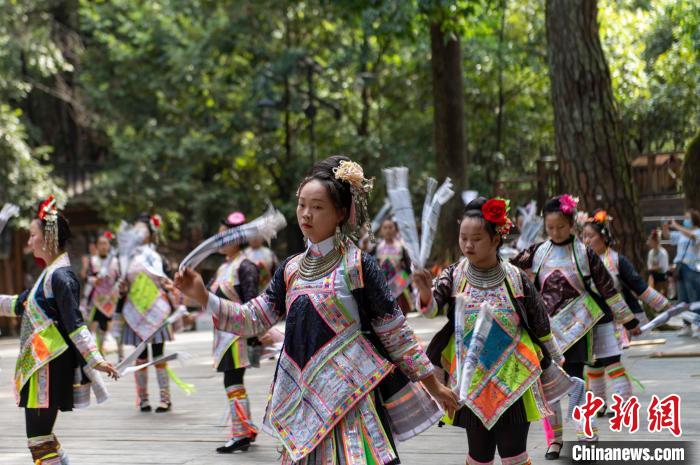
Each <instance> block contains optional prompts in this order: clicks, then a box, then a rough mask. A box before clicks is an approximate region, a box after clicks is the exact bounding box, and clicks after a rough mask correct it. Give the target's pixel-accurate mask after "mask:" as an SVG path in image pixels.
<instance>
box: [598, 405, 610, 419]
mask: <svg viewBox="0 0 700 465" xmlns="http://www.w3.org/2000/svg"><path fill="white" fill-rule="evenodd" d="M607 409H608V404H603V406H602V407H600V410H598V413H596V416H597V417H598V418H603V417H604V416H605V413H606V411H607Z"/></svg>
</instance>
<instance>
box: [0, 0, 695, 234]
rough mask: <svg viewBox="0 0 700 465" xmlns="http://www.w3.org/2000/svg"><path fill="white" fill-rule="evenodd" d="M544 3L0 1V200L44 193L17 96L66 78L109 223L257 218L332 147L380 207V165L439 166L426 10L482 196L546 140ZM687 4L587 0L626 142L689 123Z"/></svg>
mask: <svg viewBox="0 0 700 465" xmlns="http://www.w3.org/2000/svg"><path fill="white" fill-rule="evenodd" d="M543 3H544V2H542V1H541V0H523V1H515V0H410V1H403V0H383V1H376V0H337V1H328V0H309V1H306V2H296V1H290V0H283V1H273V0H259V1H254V0H236V1H233V0H226V1H213V0H153V1H148V2H141V1H135V0H109V1H107V0H80V1H77V2H73V3H64V2H57V1H55V0H26V1H21V2H20V1H16V0H6V1H0V136H2V139H1V140H0V150H1V152H0V155H1V156H2V160H0V175H2V176H3V177H4V178H5V179H11V180H12V182H11V183H9V184H10V185H7V184H8V183H5V184H4V185H3V186H0V195H2V198H0V200H5V199H6V198H7V199H11V200H15V201H17V200H19V201H23V202H25V206H28V205H29V203H32V204H33V203H34V202H35V200H36V199H37V198H38V197H40V196H42V195H44V194H45V193H47V192H48V191H50V190H51V191H53V190H56V186H55V185H54V184H52V183H51V182H50V180H49V178H50V169H49V166H50V163H51V154H52V152H51V151H50V148H48V147H42V145H41V143H40V142H39V141H40V140H41V138H40V137H35V136H36V134H37V133H38V129H37V124H36V123H37V121H30V120H29V118H27V117H26V116H25V115H26V114H27V113H28V112H25V113H22V112H21V111H20V110H18V109H19V108H24V107H23V105H27V102H28V101H29V100H30V99H29V98H28V97H29V96H30V93H32V92H34V93H36V92H44V93H49V94H50V93H51V92H55V90H56V89H55V88H54V87H55V86H54V82H53V81H52V80H53V79H55V78H57V77H59V76H64V75H71V76H72V77H73V79H72V81H71V85H76V86H78V89H77V91H78V92H77V93H78V94H79V95H80V96H81V97H82V98H83V99H84V106H85V109H86V111H85V114H87V115H89V118H87V120H86V122H85V124H89V125H90V126H91V128H92V129H94V130H96V131H98V132H99V133H100V134H101V135H102V138H103V141H105V144H104V145H105V146H106V148H107V151H108V155H107V157H106V158H107V160H108V161H109V162H108V164H107V166H105V169H104V170H103V171H102V172H101V173H100V174H99V175H98V176H97V178H96V179H95V181H96V184H95V186H94V188H93V189H92V191H91V192H90V194H89V195H90V197H89V198H88V201H91V202H93V204H94V205H98V206H100V211H101V212H103V213H104V215H105V219H106V220H107V221H109V222H110V223H115V222H117V221H118V220H119V219H122V218H125V219H132V218H134V217H135V216H136V215H137V214H138V213H140V212H142V211H147V212H153V213H156V212H157V213H160V214H161V215H163V217H164V219H165V222H166V225H167V226H168V230H169V231H170V233H169V235H170V236H177V235H178V234H179V231H182V234H183V235H187V234H188V232H189V231H188V230H189V229H203V230H204V231H205V233H208V232H212V229H213V228H214V227H215V225H216V224H217V219H218V218H220V217H221V216H222V215H223V214H224V213H225V212H227V211H230V210H232V209H241V210H243V211H245V212H246V213H247V214H249V215H251V216H254V215H256V214H257V213H260V211H262V210H263V209H264V208H265V201H266V200H267V199H270V200H271V201H272V202H273V203H274V204H275V205H277V206H278V207H280V208H281V209H282V210H283V211H284V213H285V214H286V215H287V216H288V217H289V218H292V217H293V212H294V205H295V201H294V197H295V192H296V186H297V184H298V182H299V180H300V179H301V178H302V177H303V176H304V174H305V173H306V172H307V170H308V169H309V167H310V166H311V164H312V163H313V161H314V160H318V159H320V158H322V157H325V156H327V155H330V154H336V153H344V154H348V155H350V156H352V157H353V158H355V159H357V160H358V161H360V162H361V163H362V164H363V165H364V166H365V169H366V172H367V173H368V174H369V175H371V176H375V177H376V178H377V183H376V185H377V186H378V189H376V192H375V194H374V196H373V199H372V206H373V207H374V208H375V209H376V208H378V207H379V205H380V204H381V203H382V201H383V177H382V174H381V168H383V167H386V166H392V165H406V166H408V167H409V168H410V169H411V173H412V176H411V178H412V180H413V181H415V188H414V192H415V194H416V196H417V197H420V196H422V192H421V191H422V188H423V185H424V180H425V177H426V176H427V175H430V174H434V172H435V162H434V155H433V127H432V125H433V115H432V111H433V109H432V105H433V99H432V87H431V86H432V83H431V68H430V34H429V27H430V25H431V24H436V23H437V24H440V25H441V27H442V28H443V30H445V31H447V32H449V34H446V36H447V37H448V38H449V37H458V38H459V40H460V44H461V46H462V56H463V59H464V62H463V73H464V89H465V95H464V107H465V116H466V117H465V128H464V130H465V133H466V142H467V149H468V152H469V157H470V160H471V163H470V166H469V170H470V173H469V177H470V183H471V186H472V188H475V189H477V190H479V191H480V192H482V193H490V192H492V190H493V186H494V183H495V182H496V181H497V180H499V179H503V178H512V177H520V176H522V175H523V174H524V173H527V172H532V171H533V169H534V163H535V160H536V159H537V158H538V157H539V156H540V154H541V153H545V154H547V155H553V154H554V153H553V145H554V144H553V127H552V119H553V118H552V108H551V103H550V96H549V80H548V75H547V69H546V58H545V55H546V37H545V28H544V11H543V10H544V5H543ZM67 5H76V6H75V8H77V11H72V12H69V13H70V14H73V15H75V17H76V18H77V21H75V24H76V25H77V26H76V27H77V30H71V31H69V34H68V36H69V37H71V38H72V39H71V40H72V42H71V44H72V45H70V46H67V45H66V43H65V42H60V43H59V42H58V40H57V37H64V36H65V34H64V35H62V36H61V35H57V31H60V32H63V33H65V32H66V29H67V26H66V25H65V24H64V23H63V22H61V21H59V20H57V19H56V16H55V15H56V13H55V12H56V10H57V8H58V7H59V6H60V7H61V8H64V9H66V8H69V7H67ZM698 5H699V4H698V3H697V2H694V1H692V0H644V1H639V0H619V1H616V0H601V2H600V10H599V19H600V22H601V24H602V29H601V30H602V34H603V40H604V44H605V47H606V54H607V60H608V63H609V66H610V68H611V74H612V78H613V84H614V88H615V92H616V96H617V99H618V101H619V103H620V109H621V115H622V117H623V121H624V124H625V129H626V131H627V133H628V135H629V140H630V146H631V148H632V152H633V153H634V152H644V151H651V150H662V149H673V148H676V149H677V148H681V147H683V146H684V145H685V143H686V141H687V140H688V139H689V138H690V137H691V136H692V135H693V134H694V133H695V132H696V131H697V128H698V126H700V113H699V112H700V104H699V103H700V102H698V98H700V97H699V95H700V92H699V90H700V89H699V82H698V76H700V73H699V72H698V71H700V70H699V69H698V62H699V58H698V50H700V33H699V32H698V31H699V30H700V6H698ZM59 45H60V46H59ZM67 49H70V52H71V54H72V55H70V56H71V60H70V62H72V63H79V66H76V67H75V68H76V69H72V67H71V65H70V63H69V60H67V59H66V57H65V56H64V54H65V53H66V50H67ZM62 50H63V52H62ZM31 95H34V94H31ZM312 128H313V132H312V130H311V129H312ZM57 150H59V151H60V150H66V148H61V147H57ZM56 155H57V156H58V155H59V154H56ZM19 160H21V162H19ZM25 198H26V199H25ZM417 200H419V199H417ZM290 229H293V228H290Z"/></svg>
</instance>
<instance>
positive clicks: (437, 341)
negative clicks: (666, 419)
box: [413, 197, 566, 465]
mask: <svg viewBox="0 0 700 465" xmlns="http://www.w3.org/2000/svg"><path fill="white" fill-rule="evenodd" d="M508 211H509V202H508V201H507V200H503V199H490V200H486V199H485V198H483V197H480V198H477V199H474V200H472V201H471V202H470V203H469V204H468V205H467V206H466V208H465V210H464V213H463V215H462V218H461V219H460V221H459V247H460V249H461V250H462V253H463V254H464V257H463V258H462V259H461V260H460V261H458V262H457V263H454V264H452V265H450V266H449V267H448V268H446V269H445V270H443V271H442V273H441V274H440V276H439V277H438V278H437V280H435V282H434V283H433V282H432V279H431V275H430V273H429V272H428V271H426V270H419V271H416V272H415V273H414V274H413V282H414V284H415V285H416V287H417V289H418V291H419V296H418V308H419V309H420V311H421V312H422V313H423V314H424V315H425V316H427V317H429V318H430V317H434V316H435V315H437V313H438V310H439V309H440V308H442V307H447V317H448V320H449V321H448V323H447V324H446V325H445V326H444V327H443V328H442V329H441V330H440V331H439V332H438V333H437V334H436V335H435V337H434V338H433V340H432V341H431V343H430V345H429V347H428V349H427V353H428V356H429V357H430V359H431V361H432V362H433V364H434V365H436V366H439V367H442V368H443V369H444V370H445V372H446V374H447V375H448V378H449V384H450V386H451V387H452V388H453V389H456V388H457V386H458V384H459V382H458V379H457V378H458V375H457V374H456V373H457V370H458V369H459V367H462V366H465V365H464V364H465V357H464V354H465V352H468V350H467V349H468V347H469V345H470V341H471V339H473V338H477V339H478V338H483V340H484V343H483V345H484V350H483V351H482V352H481V354H480V355H479V359H478V362H477V365H476V368H475V369H474V375H473V376H472V378H471V382H470V383H468V384H467V385H468V386H469V387H468V389H467V390H466V397H465V398H462V399H461V402H462V404H463V406H462V408H461V409H459V410H458V411H457V413H456V414H455V415H454V417H453V418H446V419H445V421H446V422H448V423H452V424H453V425H455V426H459V427H462V428H465V429H466V431H467V441H468V443H469V452H468V455H467V464H470V465H477V464H478V465H481V464H491V463H493V461H494V456H495V453H496V449H498V454H499V455H500V457H501V461H502V463H507V464H512V465H521V464H529V463H531V461H530V457H529V455H528V453H527V436H528V431H529V428H530V422H532V421H535V420H537V419H540V418H543V417H544V416H545V415H547V414H549V410H548V409H547V401H546V397H545V396H546V393H545V392H544V390H543V386H542V382H541V380H540V376H541V375H542V373H543V370H545V369H549V368H552V369H553V370H555V371H558V372H559V373H560V374H561V375H560V376H562V377H563V378H564V379H566V376H565V375H564V374H563V372H562V371H561V369H560V368H558V366H557V363H558V362H560V361H561V359H562V355H561V352H560V351H559V348H558V346H557V345H556V343H555V341H554V339H553V337H552V334H551V332H550V328H549V319H548V317H547V313H546V311H545V307H544V304H543V302H542V299H541V298H540V296H539V294H538V292H537V290H536V289H535V287H534V286H533V284H532V283H531V282H530V280H529V279H528V278H527V276H526V275H525V273H524V272H523V271H521V270H520V269H518V268H517V267H515V266H514V265H511V264H510V263H508V262H506V261H503V260H502V259H501V258H500V257H499V248H500V247H501V245H502V243H503V240H504V239H505V238H506V237H507V235H508V233H509V231H510V229H511V227H512V222H511V221H510V219H509V218H508ZM484 304H488V305H489V306H490V307H491V308H492V310H491V312H492V314H493V316H494V317H493V323H492V326H491V328H490V330H489V331H488V333H486V332H485V331H481V332H479V330H478V329H477V326H476V324H475V323H476V320H477V318H478V316H479V314H480V312H484V311H486V310H484V307H483V305H484ZM482 332H483V333H485V334H481V333H482ZM460 334H461V335H463V337H460V336H459V335H460ZM456 335H457V336H456ZM553 361H554V362H555V363H552V362H553ZM543 379H544V378H543ZM564 394H566V392H564V393H563V395H564Z"/></svg>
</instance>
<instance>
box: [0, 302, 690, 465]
mask: <svg viewBox="0 0 700 465" xmlns="http://www.w3.org/2000/svg"><path fill="white" fill-rule="evenodd" d="M443 322H444V320H442V319H436V320H426V319H423V318H421V317H417V316H415V315H412V317H411V318H410V324H411V326H413V327H414V329H415V330H416V332H417V334H418V336H419V337H420V339H421V340H422V341H423V342H425V343H427V342H428V341H429V340H430V337H431V336H432V334H433V333H434V332H435V331H436V330H437V329H438V328H439V327H440V326H441V325H442V324H443ZM206 325H207V321H206V320H203V321H202V322H201V324H200V327H201V328H200V331H197V332H190V333H184V334H178V335H177V340H176V342H174V343H172V344H170V345H169V347H168V348H167V351H168V352H170V351H175V350H177V351H186V352H188V353H190V354H191V355H192V359H191V360H190V361H189V362H188V363H187V365H186V366H184V367H178V366H177V365H175V367H176V370H177V372H178V374H179V375H180V376H181V377H182V378H183V379H184V380H186V381H188V382H191V383H194V384H196V386H197V392H196V393H195V394H193V395H191V396H190V397H188V396H186V395H185V394H183V393H182V392H180V391H177V390H174V391H173V397H174V409H173V411H172V412H170V413H168V414H155V413H151V414H142V413H140V412H138V411H137V409H136V407H135V400H134V397H135V393H134V382H133V378H132V377H128V378H125V379H123V380H120V381H119V382H117V383H114V382H109V388H110V392H111V395H112V398H111V399H110V401H109V402H108V403H106V404H104V405H100V406H97V407H91V408H89V409H87V410H83V411H74V412H71V413H66V414H61V415H59V419H58V422H57V426H56V433H57V435H58V436H59V438H60V439H61V441H62V443H63V444H64V447H65V449H66V450H67V451H68V452H69V453H70V455H71V463H72V464H73V465H96V464H104V465H117V464H132V465H136V464H153V463H158V464H173V465H175V464H177V465H185V464H186V465H203V464H207V465H219V464H234V463H238V464H274V463H277V462H278V453H277V445H276V443H275V441H274V440H273V439H272V438H270V437H269V436H266V435H264V434H262V435H260V436H259V437H258V441H257V442H256V444H255V445H254V447H252V448H251V450H250V452H248V453H247V454H244V455H241V454H237V455H234V456H227V455H218V454H216V453H215V452H214V449H215V448H216V447H217V446H219V445H221V443H222V442H223V440H224V439H225V436H226V429H225V428H224V427H223V426H221V421H222V414H223V413H224V412H225V408H226V401H225V395H224V390H223V387H222V386H223V385H222V379H221V375H219V374H217V373H215V372H214V371H213V370H212V369H211V357H210V356H209V350H210V347H211V333H210V331H208V330H207V329H206V328H205V326H206ZM659 337H664V338H667V343H666V344H664V345H661V346H651V347H635V348H631V349H629V350H627V351H626V355H625V363H626V365H627V367H628V369H629V371H630V372H631V373H632V374H633V375H634V376H635V377H636V378H637V379H638V380H639V381H640V382H641V383H642V384H643V385H644V387H645V390H644V391H640V392H639V393H638V394H639V396H640V400H641V402H642V409H643V411H645V410H646V406H647V405H648V401H649V398H650V396H651V395H652V394H657V395H659V396H665V395H667V394H670V393H678V394H680V395H681V396H682V398H683V404H682V415H683V417H682V426H683V433H684V434H683V435H684V439H687V440H697V439H698V437H699V436H700V358H674V359H652V358H648V357H647V356H646V355H648V354H649V353H652V352H655V351H658V350H665V351H700V341H698V340H697V339H688V338H678V337H677V336H675V335H673V334H670V333H659V334H654V335H652V336H649V338H659ZM16 354H17V340H16V339H11V338H2V339H0V368H1V369H2V372H0V418H1V419H2V428H1V429H0V431H2V433H0V465H5V464H28V463H30V457H29V453H28V451H27V449H26V438H25V433H24V416H23V413H22V410H20V409H18V408H17V407H15V405H14V400H13V395H12V389H11V381H10V380H11V374H12V369H13V366H14V362H15V357H16ZM110 359H114V355H111V356H110ZM273 370H274V364H273V362H272V361H265V362H264V363H263V366H262V368H260V369H256V370H249V371H248V373H247V374H246V384H247V385H248V389H249V393H250V397H251V399H252V407H253V414H254V419H255V421H256V422H258V423H259V422H260V420H261V416H262V412H263V408H264V400H265V395H266V393H267V389H268V386H269V382H270V379H271V376H272V373H273ZM150 387H151V396H152V398H154V399H155V398H157V390H156V389H157V388H156V381H155V376H154V373H153V372H151V373H150ZM642 420H643V421H642V427H643V428H644V426H645V423H644V421H645V415H642ZM566 428H567V429H566V435H567V437H569V438H570V437H571V436H572V429H571V425H567V427H566ZM530 431H531V433H530V438H529V449H530V452H531V455H532V457H533V463H535V464H543V463H545V461H544V459H543V454H544V449H545V448H544V435H543V432H542V427H541V426H540V424H533V425H532V427H531V430H530ZM652 438H653V439H672V436H671V435H670V434H669V433H664V434H655V435H652V434H650V433H648V432H646V430H643V431H639V432H638V433H636V434H634V435H633V436H630V435H628V434H622V433H611V432H610V431H609V430H607V428H604V429H603V432H602V439H608V440H612V439H642V440H643V439H652ZM399 452H400V454H401V458H402V463H404V464H405V465H420V464H440V465H453V464H454V465H457V464H463V463H464V461H465V455H466V437H465V434H464V431H462V430H461V429H458V428H437V427H433V428H432V429H430V430H429V431H427V432H425V433H424V434H422V435H420V436H418V437H417V438H414V439H412V440H410V441H407V442H405V443H401V444H400V445H399ZM550 463H552V462H550ZM699 463H700V462H699Z"/></svg>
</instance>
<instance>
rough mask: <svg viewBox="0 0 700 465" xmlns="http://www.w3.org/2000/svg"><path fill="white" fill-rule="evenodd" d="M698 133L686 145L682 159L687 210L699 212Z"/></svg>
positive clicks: (699, 151) (699, 143) (699, 139)
mask: <svg viewBox="0 0 700 465" xmlns="http://www.w3.org/2000/svg"><path fill="white" fill-rule="evenodd" d="M698 180H700V132H698V133H697V134H696V135H695V137H694V138H693V140H692V141H691V142H690V145H688V150H687V151H686V152H685V158H684V159H683V192H685V205H686V207H687V208H694V209H696V210H700V182H698Z"/></svg>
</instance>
